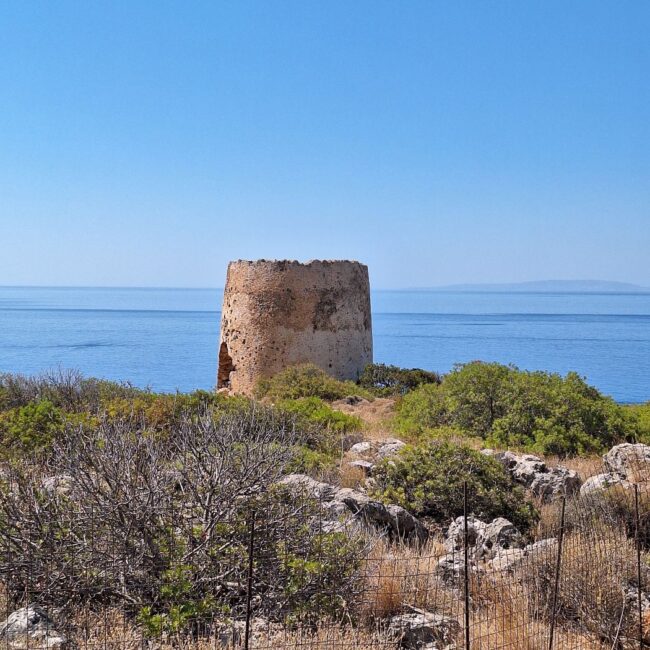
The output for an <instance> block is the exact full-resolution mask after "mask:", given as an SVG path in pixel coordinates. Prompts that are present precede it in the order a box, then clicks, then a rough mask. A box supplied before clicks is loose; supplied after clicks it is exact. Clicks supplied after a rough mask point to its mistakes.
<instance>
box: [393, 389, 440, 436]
mask: <svg viewBox="0 0 650 650" xmlns="http://www.w3.org/2000/svg"><path fill="white" fill-rule="evenodd" d="M447 419H448V412H447V404H446V395H445V392H444V390H443V389H442V388H441V386H438V385H437V384H425V385H424V386H420V388H418V389H416V390H414V391H412V392H410V393H409V394H408V395H405V396H404V398H403V399H402V400H401V402H399V404H398V407H397V414H396V416H395V424H396V427H397V429H398V431H400V432H401V433H405V434H407V435H416V436H417V435H419V434H422V433H424V432H425V431H428V430H431V429H436V428H438V427H441V426H445V425H446V424H447Z"/></svg>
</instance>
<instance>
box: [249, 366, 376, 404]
mask: <svg viewBox="0 0 650 650" xmlns="http://www.w3.org/2000/svg"><path fill="white" fill-rule="evenodd" d="M353 395H358V396H360V397H371V395H370V393H369V392H368V391H366V390H364V389H363V388H360V387H359V386H357V385H356V384H355V383H354V382H352V381H339V380H338V379H334V378H333V377H330V376H329V375H328V374H327V373H326V372H325V371H324V370H321V369H320V368H319V367H318V366H315V365H314V364H311V363H306V364H302V365H298V366H291V367H289V368H287V369H285V370H283V371H282V372H280V373H278V374H277V375H275V376H274V377H271V379H263V380H261V381H260V382H259V383H258V385H257V387H256V390H255V396H256V397H257V398H258V399H262V398H267V399H270V400H271V401H273V402H277V401H280V400H285V399H299V398H301V397H320V398H321V399H324V400H326V401H328V402H331V401H334V400H337V399H343V398H344V397H351V396H353Z"/></svg>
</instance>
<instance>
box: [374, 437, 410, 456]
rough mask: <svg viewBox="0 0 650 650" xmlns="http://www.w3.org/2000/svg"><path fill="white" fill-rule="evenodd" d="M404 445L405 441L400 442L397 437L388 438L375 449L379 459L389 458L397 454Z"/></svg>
mask: <svg viewBox="0 0 650 650" xmlns="http://www.w3.org/2000/svg"><path fill="white" fill-rule="evenodd" d="M404 447H406V443H405V442H402V441H401V440H398V439H397V438H389V439H388V440H386V442H384V443H383V444H382V445H380V447H379V449H378V450H377V456H378V457H379V458H381V459H384V458H390V457H391V456H395V455H396V454H398V453H399V452H400V451H401V450H402V449H403V448H404Z"/></svg>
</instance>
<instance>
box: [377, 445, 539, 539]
mask: <svg viewBox="0 0 650 650" xmlns="http://www.w3.org/2000/svg"><path fill="white" fill-rule="evenodd" d="M373 476H374V477H375V479H376V488H375V491H374V493H375V496H377V497H379V498H381V499H382V500H384V501H386V502H390V503H397V504H399V505H401V506H403V507H404V508H406V509H407V510H410V511H411V512H412V513H413V514H415V515H417V516H424V517H430V518H431V519H432V520H434V521H435V522H437V523H439V524H441V525H447V524H449V523H450V521H451V520H452V519H454V518H456V517H458V516H460V515H462V514H463V487H464V483H465V482H467V493H468V497H469V499H468V505H469V510H470V511H471V512H472V513H473V514H474V515H476V516H477V517H479V518H481V519H486V520H492V519H494V518H495V517H506V518H507V519H509V520H510V521H512V523H514V524H515V525H516V526H518V527H519V528H520V529H522V530H527V529H528V528H530V526H531V525H532V523H534V521H535V519H536V512H535V510H534V508H533V507H532V506H531V505H530V504H529V503H527V502H526V500H525V498H524V493H523V491H522V490H521V488H519V487H518V486H517V485H515V483H513V481H512V479H511V478H510V476H509V474H508V473H507V472H506V471H505V470H504V468H503V467H502V465H501V464H500V463H499V462H497V461H496V460H494V459H493V458H490V457H489V456H485V455H484V454H481V453H480V452H478V451H476V450H474V449H471V448H469V447H466V446H462V445H455V444H452V443H449V442H441V441H430V442H426V443H425V444H422V445H417V446H407V447H405V448H404V449H403V450H402V451H401V452H400V453H399V454H398V455H397V456H396V457H392V458H390V459H386V460H384V461H382V462H381V463H380V464H379V465H377V466H376V467H375V471H374V473H373Z"/></svg>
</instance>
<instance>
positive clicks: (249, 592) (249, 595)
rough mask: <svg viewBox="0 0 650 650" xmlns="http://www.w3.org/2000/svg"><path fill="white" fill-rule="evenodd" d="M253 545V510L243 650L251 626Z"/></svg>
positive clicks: (253, 512) (246, 649)
mask: <svg viewBox="0 0 650 650" xmlns="http://www.w3.org/2000/svg"><path fill="white" fill-rule="evenodd" d="M254 545H255V511H254V510H253V511H252V512H251V521H250V533H249V537H248V581H247V586H246V628H245V630H244V650H248V647H249V642H250V628H251V600H252V597H253V558H254Z"/></svg>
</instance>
